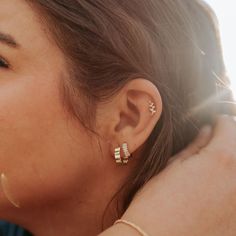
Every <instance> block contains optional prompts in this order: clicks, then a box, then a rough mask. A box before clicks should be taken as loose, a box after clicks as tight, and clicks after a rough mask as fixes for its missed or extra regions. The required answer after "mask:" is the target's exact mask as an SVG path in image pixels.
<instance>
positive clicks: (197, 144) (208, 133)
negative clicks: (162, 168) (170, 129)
mask: <svg viewBox="0 0 236 236" xmlns="http://www.w3.org/2000/svg"><path fill="white" fill-rule="evenodd" d="M211 138H212V128H211V126H210V125H209V126H208V125H207V126H204V127H203V128H202V129H201V130H200V131H199V134H198V135H197V137H196V138H195V139H194V141H193V142H192V143H190V144H189V145H188V146H187V147H186V148H185V149H184V150H183V151H181V152H180V153H178V154H177V155H175V156H174V157H172V158H171V159H170V160H169V162H168V164H170V163H171V162H173V161H174V160H176V159H178V160H180V161H183V160H185V159H186V158H188V157H191V156H193V155H195V154H197V153H198V152H199V151H200V150H201V149H202V148H204V147H205V146H206V145H207V144H208V143H209V141H210V140H211Z"/></svg>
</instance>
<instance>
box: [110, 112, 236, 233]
mask: <svg viewBox="0 0 236 236" xmlns="http://www.w3.org/2000/svg"><path fill="white" fill-rule="evenodd" d="M122 218H123V219H126V220H129V221H131V222H133V223H135V224H137V225H139V226H140V227H141V228H142V229H143V230H144V231H146V232H147V233H148V234H150V235H153V236H154V235H158V236H167V235H168V236H170V235H171V236H180V235H181V236H185V235H186V236H191V235H194V236H204V235H207V236H223V235H224V236H231V235H232V236H233V235H234V236H235V235H236V223H235V222H236V123H235V121H234V120H233V118H230V117H227V116H222V117H219V118H218V120H217V122H216V125H215V127H214V129H213V132H212V137H211V132H210V129H209V128H208V129H206V130H205V131H203V132H201V133H200V135H199V136H198V137H197V139H196V140H195V142H193V143H192V144H191V145H190V146H189V147H188V148H186V149H185V150H184V151H183V152H181V153H180V154H178V155H177V156H176V157H174V158H173V159H172V161H171V162H170V164H169V166H168V167H167V168H166V169H165V170H164V171H163V172H162V173H160V174H159V175H158V176H156V177H154V178H153V179H152V180H151V181H150V182H149V183H147V184H146V185H145V186H144V188H143V189H142V190H141V191H140V192H139V193H138V194H137V195H136V197H135V199H134V200H133V202H132V203H131V205H130V207H129V208H128V210H127V211H126V213H125V214H124V215H123V217H122ZM114 235H115V234H114ZM117 235H118V234H117Z"/></svg>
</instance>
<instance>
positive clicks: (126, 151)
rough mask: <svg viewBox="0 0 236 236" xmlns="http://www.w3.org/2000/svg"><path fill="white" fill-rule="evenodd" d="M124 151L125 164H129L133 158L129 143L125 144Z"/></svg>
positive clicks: (123, 145)
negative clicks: (131, 157)
mask: <svg viewBox="0 0 236 236" xmlns="http://www.w3.org/2000/svg"><path fill="white" fill-rule="evenodd" d="M122 149H123V152H124V155H125V156H124V157H123V163H124V164H127V163H128V162H129V157H130V156H131V154H130V152H129V149H128V144H127V143H123V144H122Z"/></svg>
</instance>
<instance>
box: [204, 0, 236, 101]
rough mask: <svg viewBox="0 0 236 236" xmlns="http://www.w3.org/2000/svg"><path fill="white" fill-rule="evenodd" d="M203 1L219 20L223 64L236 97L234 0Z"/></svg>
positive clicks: (235, 3) (235, 12)
mask: <svg viewBox="0 0 236 236" xmlns="http://www.w3.org/2000/svg"><path fill="white" fill-rule="evenodd" d="M205 1H206V2H207V3H208V4H209V5H210V6H211V7H212V8H213V9H214V11H215V13H216V15H217V17H218V20H219V24H220V32H221V39H222V46H223V52H224V59H225V64H226V68H227V71H228V75H229V77H230V79H231V82H232V90H233V91H234V96H235V97H236V0H205Z"/></svg>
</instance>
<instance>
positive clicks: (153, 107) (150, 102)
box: [148, 101, 157, 116]
mask: <svg viewBox="0 0 236 236" xmlns="http://www.w3.org/2000/svg"><path fill="white" fill-rule="evenodd" d="M148 103H149V111H150V112H151V113H152V116H153V115H154V114H155V113H156V112H157V111H156V106H155V104H154V103H153V102H152V101H149V102H148Z"/></svg>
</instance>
